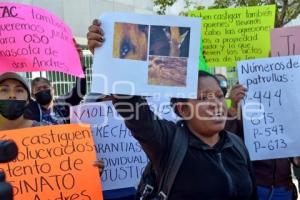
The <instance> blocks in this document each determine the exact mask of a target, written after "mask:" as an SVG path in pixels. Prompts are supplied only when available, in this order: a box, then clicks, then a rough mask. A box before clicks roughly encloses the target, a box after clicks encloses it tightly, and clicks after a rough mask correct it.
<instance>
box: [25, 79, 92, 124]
mask: <svg viewBox="0 0 300 200" xmlns="http://www.w3.org/2000/svg"><path fill="white" fill-rule="evenodd" d="M78 85H80V91H77V88H78ZM31 88H32V97H33V98H34V99H35V101H31V102H30V105H29V108H28V109H27V111H26V117H27V118H28V119H32V120H35V121H42V120H44V121H48V122H50V123H51V124H67V123H69V115H70V108H69V107H70V106H74V105H78V104H79V103H80V101H81V100H82V98H83V96H84V95H85V93H86V81H85V79H79V81H78V82H77V83H76V85H75V87H74V88H73V89H72V91H71V92H70V94H68V95H64V96H61V97H59V98H58V99H54V88H53V86H52V84H51V82H50V81H49V80H48V79H46V78H43V77H38V78H35V79H33V80H32V82H31Z"/></svg>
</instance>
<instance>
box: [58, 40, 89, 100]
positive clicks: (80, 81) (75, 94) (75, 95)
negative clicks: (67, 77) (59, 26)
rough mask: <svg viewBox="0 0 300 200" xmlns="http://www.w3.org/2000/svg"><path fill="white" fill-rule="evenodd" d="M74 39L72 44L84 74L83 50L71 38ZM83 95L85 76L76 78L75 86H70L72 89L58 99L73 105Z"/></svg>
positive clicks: (84, 93) (84, 92) (84, 91)
mask: <svg viewBox="0 0 300 200" xmlns="http://www.w3.org/2000/svg"><path fill="white" fill-rule="evenodd" d="M73 41H74V45H75V47H76V49H77V52H78V55H79V57H80V63H81V66H82V70H83V72H84V74H85V75H86V74H87V73H86V67H85V63H84V56H83V52H82V49H81V47H80V46H79V45H78V44H77V42H76V41H75V39H73ZM84 95H86V78H85V77H84V78H77V80H76V83H75V86H74V87H73V88H72V90H71V91H70V92H69V93H68V94H66V95H64V96H61V97H59V99H60V100H63V101H65V102H66V103H68V104H70V105H72V106H75V105H78V104H79V103H80V102H81V100H82V99H83V97H84Z"/></svg>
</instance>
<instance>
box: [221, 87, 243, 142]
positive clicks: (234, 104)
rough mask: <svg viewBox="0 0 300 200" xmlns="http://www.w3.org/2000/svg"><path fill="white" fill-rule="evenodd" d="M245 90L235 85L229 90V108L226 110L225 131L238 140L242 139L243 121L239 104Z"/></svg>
mask: <svg viewBox="0 0 300 200" xmlns="http://www.w3.org/2000/svg"><path fill="white" fill-rule="evenodd" d="M246 92H247V88H245V87H243V86H242V85H240V84H236V85H234V86H233V87H232V89H231V90H230V94H229V98H230V100H231V107H230V108H228V117H227V121H226V125H225V130H228V131H230V132H232V133H235V134H236V135H238V136H239V137H240V138H242V139H243V138H244V130H243V121H242V115H241V112H240V102H241V100H242V99H243V98H244V97H245V95H246Z"/></svg>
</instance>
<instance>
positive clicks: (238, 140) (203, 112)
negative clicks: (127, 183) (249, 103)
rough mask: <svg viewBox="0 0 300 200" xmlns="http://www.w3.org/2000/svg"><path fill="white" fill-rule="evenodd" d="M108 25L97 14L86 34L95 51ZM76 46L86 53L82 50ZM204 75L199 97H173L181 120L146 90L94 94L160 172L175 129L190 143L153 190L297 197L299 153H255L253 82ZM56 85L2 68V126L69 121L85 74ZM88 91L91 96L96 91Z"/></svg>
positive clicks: (220, 198)
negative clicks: (153, 106)
mask: <svg viewBox="0 0 300 200" xmlns="http://www.w3.org/2000/svg"><path fill="white" fill-rule="evenodd" d="M104 32H105V30H102V29H101V24H100V23H99V21H97V20H94V22H93V24H92V25H91V26H90V27H89V32H88V34H87V39H88V47H89V49H90V50H91V51H92V52H94V49H95V48H97V47H100V46H101V45H102V44H103V42H104ZM76 47H77V49H78V53H79V56H81V58H82V52H81V50H80V49H79V48H78V46H76ZM94 67H98V66H94ZM83 69H84V70H85V68H84V67H83ZM198 77H199V81H198V95H197V99H181V98H172V99H171V103H172V106H173V108H174V111H175V113H176V114H177V115H178V116H179V117H180V118H181V119H182V120H181V121H179V122H177V123H174V122H170V121H167V120H163V119H162V120H161V119H157V118H155V117H153V115H154V113H153V112H152V111H151V110H150V108H149V106H148V105H147V103H146V100H145V98H144V97H141V96H127V97H124V96H122V98H119V97H117V96H110V97H105V96H101V97H99V98H98V97H97V98H95V99H94V101H102V100H112V102H113V104H114V105H115V108H116V110H117V111H118V112H119V114H120V115H121V116H123V117H124V119H125V124H126V126H127V127H128V128H129V129H130V131H131V132H132V134H133V136H134V138H135V139H136V140H137V141H138V142H139V143H140V144H141V146H142V148H143V150H144V151H145V153H146V155H147V156H148V158H149V160H150V162H151V164H152V169H153V171H154V172H155V177H156V179H157V180H163V179H166V178H165V169H166V168H168V166H167V163H168V162H167V160H168V159H169V157H170V154H171V150H172V144H173V141H174V140H175V139H174V138H176V135H180V136H179V137H181V138H182V142H181V143H180V144H178V149H185V150H184V156H183V160H182V163H181V165H180V167H179V169H178V172H177V174H176V176H175V179H174V181H173V182H172V183H171V185H169V186H168V191H163V189H162V188H160V190H161V191H157V196H155V197H154V198H158V199H164V198H165V197H166V196H167V198H168V199H169V200H193V199H194V200H197V199H204V200H210V199H211V200H213V199H214V200H227V199H228V200H230V199H241V200H247V199H249V200H255V199H260V200H292V199H296V198H297V190H296V187H295V185H294V184H293V182H292V171H291V165H293V166H294V167H296V168H297V167H298V165H299V158H281V159H272V160H261V161H254V162H251V161H250V157H249V153H248V151H247V149H246V147H245V145H244V143H243V138H244V131H243V123H242V120H241V116H239V115H240V113H241V112H240V109H241V108H240V106H239V105H240V101H241V100H242V99H243V98H244V97H245V95H246V93H247V88H245V87H244V86H242V85H239V84H236V85H234V86H233V87H232V88H228V82H227V79H226V77H225V76H223V75H220V74H219V75H212V74H209V73H207V72H204V71H199V75H198ZM54 92H55V91H54V88H53V85H52V83H51V81H50V80H48V79H46V78H43V77H38V78H35V79H33V80H32V82H31V84H30V83H28V80H26V79H25V78H23V77H22V76H20V75H19V74H17V73H13V72H7V73H4V74H1V75H0V122H1V123H0V131H3V130H12V129H19V128H28V127H35V126H47V125H57V124H67V123H69V122H70V119H69V116H70V106H74V105H78V104H79V103H80V102H82V100H83V99H84V96H85V95H86V80H85V79H82V78H80V79H78V80H77V82H76V84H75V87H74V88H73V89H72V90H71V92H70V93H69V94H66V95H64V96H61V97H59V98H58V99H54ZM226 97H227V99H230V103H229V104H228V103H227V104H226ZM85 99H86V101H89V97H87V98H85ZM133 105H135V106H133ZM136 105H138V106H136ZM227 107H228V108H227ZM129 108H133V109H131V110H130V109H129ZM137 108H138V110H135V109H137ZM124 110H126V112H124ZM135 115H138V116H139V117H135ZM128 116H133V117H131V118H128ZM227 117H229V118H227ZM154 119H156V120H154ZM203 119H205V120H203ZM95 165H96V166H97V167H99V170H100V172H101V171H102V169H103V167H105V166H103V162H102V161H96V162H95ZM158 182H159V181H158ZM157 184H158V183H157ZM135 193H136V190H135V188H132V187H128V188H125V189H119V190H111V191H105V193H104V199H106V200H108V199H120V200H121V199H123V200H129V199H135V198H137V197H135ZM154 198H153V199H154Z"/></svg>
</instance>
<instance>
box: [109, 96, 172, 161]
mask: <svg viewBox="0 0 300 200" xmlns="http://www.w3.org/2000/svg"><path fill="white" fill-rule="evenodd" d="M113 104H114V106H115V108H116V110H117V111H118V113H119V114H120V115H121V116H122V117H123V118H124V120H125V124H126V126H127V127H128V128H129V129H130V131H131V132H132V134H133V136H134V137H135V138H136V139H137V140H138V141H139V142H140V143H141V145H142V147H143V150H144V151H145V152H146V153H147V155H148V156H149V157H150V158H154V159H160V157H159V156H161V155H162V154H163V153H164V152H168V149H169V146H170V145H171V141H172V138H173V136H174V133H175V131H176V124H175V123H173V122H170V121H167V120H161V119H159V118H158V117H157V116H156V115H155V114H154V113H153V112H152V111H151V110H150V107H149V105H148V103H147V101H146V100H145V99H144V98H142V97H140V96H133V97H129V96H122V97H121V98H120V97H119V98H116V97H114V98H113ZM157 155H159V156H157ZM151 161H152V162H155V160H151ZM156 161H159V160H156Z"/></svg>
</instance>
